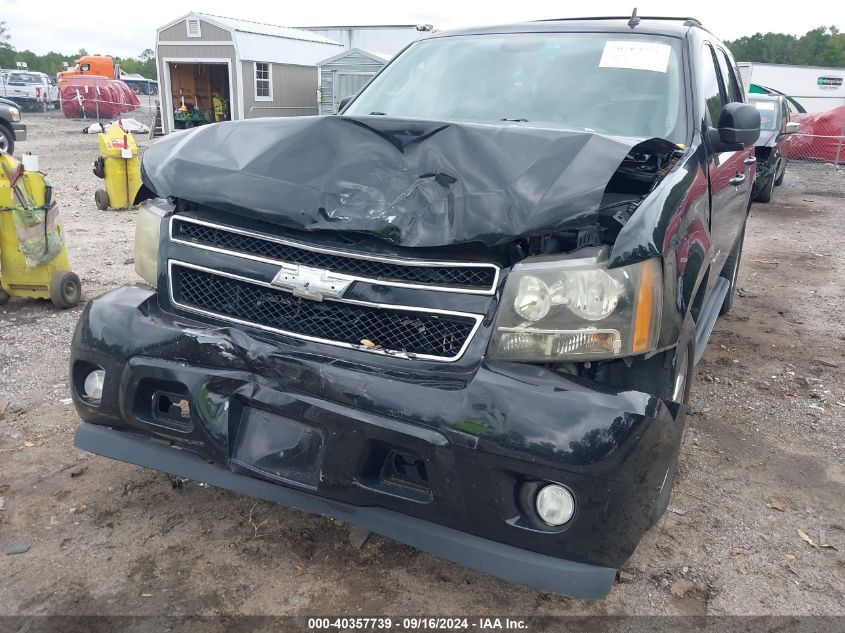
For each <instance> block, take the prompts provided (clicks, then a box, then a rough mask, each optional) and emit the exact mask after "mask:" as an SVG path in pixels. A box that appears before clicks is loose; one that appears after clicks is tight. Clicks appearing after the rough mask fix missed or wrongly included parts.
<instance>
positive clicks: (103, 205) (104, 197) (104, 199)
mask: <svg viewBox="0 0 845 633" xmlns="http://www.w3.org/2000/svg"><path fill="white" fill-rule="evenodd" d="M94 204H96V205H97V208H98V209H99V210H100V211H108V209H109V194H107V193H106V190H105V189H97V191H95V192H94Z"/></svg>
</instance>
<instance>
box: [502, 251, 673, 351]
mask: <svg viewBox="0 0 845 633" xmlns="http://www.w3.org/2000/svg"><path fill="white" fill-rule="evenodd" d="M662 297H663V285H662V276H661V265H660V260H659V259H650V260H646V261H644V262H639V263H636V264H631V265H629V266H622V267H619V268H613V269H609V268H608V267H607V249H605V248H601V249H589V250H587V249H585V250H583V251H581V252H579V253H578V254H576V255H575V257H569V258H561V257H533V258H528V259H526V260H524V261H522V262H520V263H519V264H517V265H515V266H514V267H513V270H511V273H510V275H509V276H508V281H507V283H506V284H505V290H504V293H503V294H502V301H501V304H500V306H499V313H498V316H497V318H496V325H495V328H494V332H493V338H492V340H491V342H490V354H491V355H492V356H494V357H496V358H500V359H504V360H514V361H528V362H556V361H563V360H590V359H604V358H619V357H622V356H632V355H635V354H644V353H646V352H649V351H652V350H654V349H655V347H656V345H657V338H658V334H659V331H660V314H661V309H662Z"/></svg>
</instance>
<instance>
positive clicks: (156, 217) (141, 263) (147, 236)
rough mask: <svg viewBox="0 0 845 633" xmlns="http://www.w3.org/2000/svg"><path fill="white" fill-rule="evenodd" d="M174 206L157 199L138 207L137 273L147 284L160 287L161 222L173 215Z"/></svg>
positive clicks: (136, 235)
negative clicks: (159, 249) (159, 245)
mask: <svg viewBox="0 0 845 633" xmlns="http://www.w3.org/2000/svg"><path fill="white" fill-rule="evenodd" d="M173 209H174V207H173V205H172V204H170V203H169V202H168V201H167V200H162V199H160V198H157V199H155V200H146V201H145V202H142V203H141V206H140V207H138V217H137V218H136V219H135V272H136V273H138V276H139V277H141V279H143V280H144V281H146V282H147V283H150V284H152V285H153V286H156V285H158V244H159V240H160V239H161V221H162V220H163V219H164V218H165V217H166V216H168V215H170V214H171V213H173Z"/></svg>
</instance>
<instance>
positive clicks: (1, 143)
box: [0, 99, 26, 154]
mask: <svg viewBox="0 0 845 633" xmlns="http://www.w3.org/2000/svg"><path fill="white" fill-rule="evenodd" d="M25 140H26V124H24V123H23V122H22V121H21V111H20V108H18V104H17V103H15V102H14V101H9V100H8V99H0V151H2V152H6V153H7V154H11V153H13V152H14V151H15V141H25Z"/></svg>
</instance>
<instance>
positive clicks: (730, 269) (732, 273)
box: [719, 225, 745, 315]
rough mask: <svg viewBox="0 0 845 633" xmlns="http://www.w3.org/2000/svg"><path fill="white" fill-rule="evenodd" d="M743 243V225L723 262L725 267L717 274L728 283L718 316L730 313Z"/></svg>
mask: <svg viewBox="0 0 845 633" xmlns="http://www.w3.org/2000/svg"><path fill="white" fill-rule="evenodd" d="M744 242H745V225H743V227H742V232H741V233H740V234H739V237H738V238H737V240H736V244H734V247H733V250H732V251H731V254H730V255H728V259H727V260H726V261H725V265H724V267H723V268H722V272H721V273H720V274H719V276H720V277H722V278H724V279H727V280H728V282H729V283H730V287H729V288H728V294H726V295H725V300H724V302H723V303H722V307H721V308H720V309H719V314H720V315H725V314H727V313H728V312H730V311H731V308H732V307H733V304H734V294H735V293H736V282H737V279H739V261H740V259H741V258H742V245H743V243H744Z"/></svg>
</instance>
